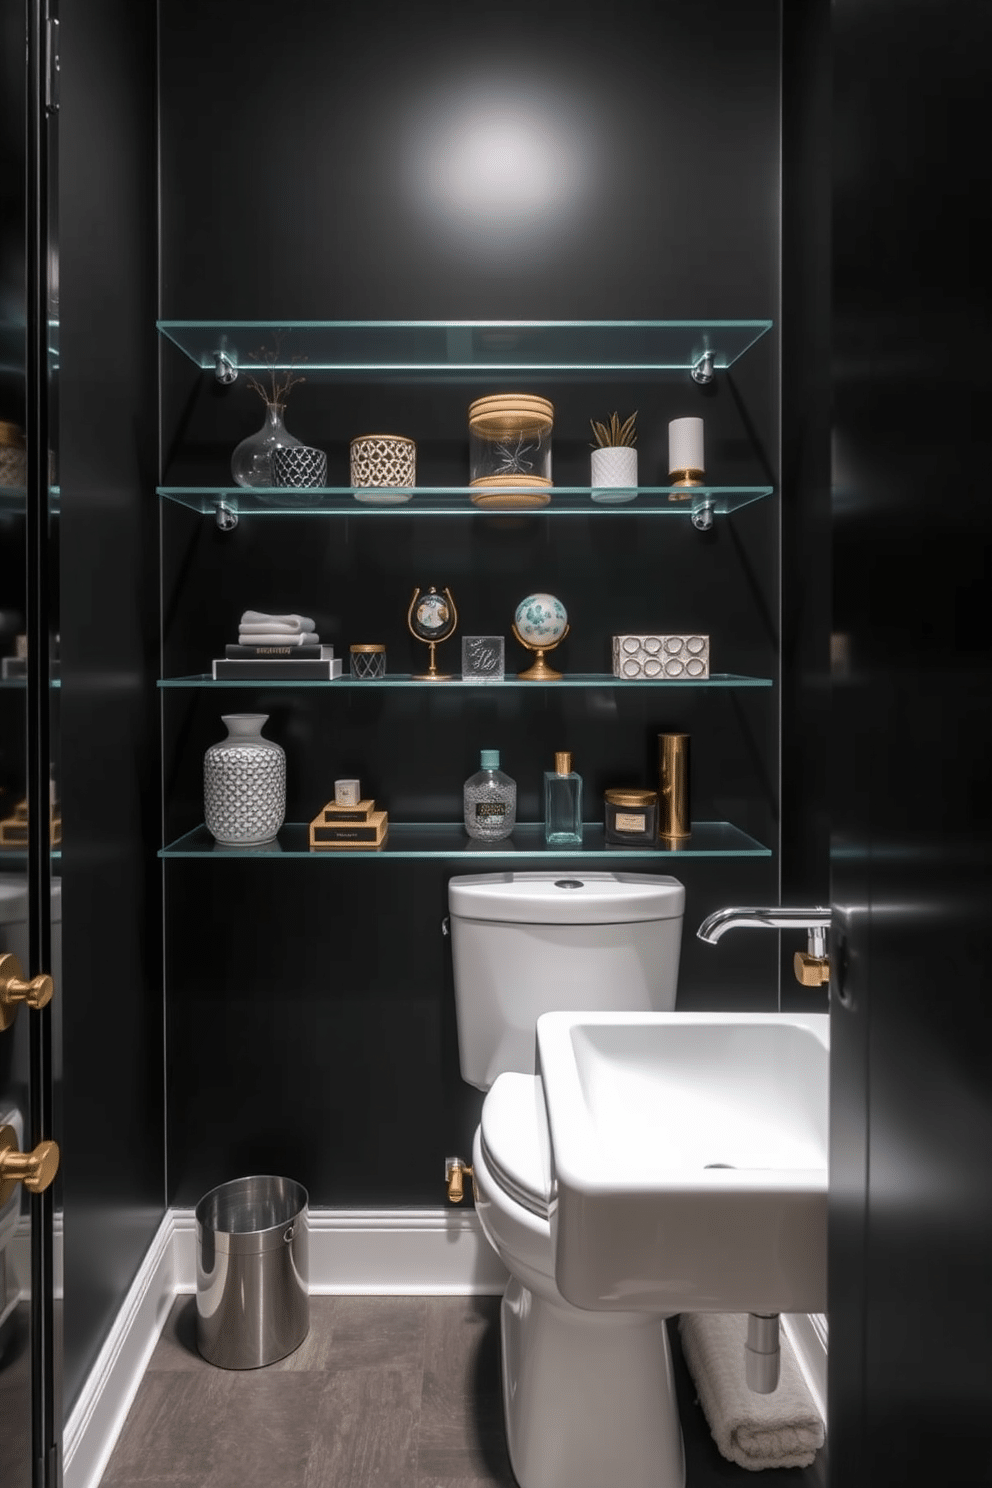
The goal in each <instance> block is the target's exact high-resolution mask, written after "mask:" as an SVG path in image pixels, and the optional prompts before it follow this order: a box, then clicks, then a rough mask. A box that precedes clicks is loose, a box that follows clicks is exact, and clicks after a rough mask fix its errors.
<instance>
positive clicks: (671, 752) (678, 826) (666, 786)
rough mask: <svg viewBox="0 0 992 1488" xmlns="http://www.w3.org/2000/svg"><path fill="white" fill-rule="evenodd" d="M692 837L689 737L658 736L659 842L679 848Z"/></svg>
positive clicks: (677, 735) (684, 735) (676, 735)
mask: <svg viewBox="0 0 992 1488" xmlns="http://www.w3.org/2000/svg"><path fill="white" fill-rule="evenodd" d="M691 834H692V825H691V822H690V818H689V735H688V734H659V735H658V840H659V842H660V843H661V844H662V845H663V846H677V845H678V844H679V843H681V842H685V840H686V838H688V837H689V836H691Z"/></svg>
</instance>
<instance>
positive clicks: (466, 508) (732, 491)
mask: <svg viewBox="0 0 992 1488" xmlns="http://www.w3.org/2000/svg"><path fill="white" fill-rule="evenodd" d="M773 489H774V488H773V487H772V486H697V487H696V488H695V489H694V490H693V494H692V497H691V498H690V499H689V500H685V499H684V498H682V497H681V494H680V496H679V499H677V500H675V501H673V500H671V499H670V493H671V492H672V490H673V488H672V487H671V486H638V488H637V496H636V497H635V498H632V499H631V500H629V501H623V502H600V501H593V499H592V494H591V489H590V487H589V486H554V487H552V489H551V491H550V493H549V494H550V496H551V500H550V502H549V503H548V505H547V506H532V507H520V508H513V507H509V508H502V509H500V508H499V507H481V506H475V505H474V503H473V502H472V499H471V497H472V494H473V488H472V487H471V486H418V487H417V488H416V490H415V491H414V494H413V496H412V498H411V499H410V500H409V501H402V502H396V501H389V502H384V503H381V504H380V503H374V502H366V501H361V500H358V499H356V497H355V493H354V490H353V488H352V487H351V486H327V487H324V488H322V489H320V490H311V491H287V490H284V489H281V488H280V489H277V488H274V487H273V488H262V487H256V488H255V489H254V490H247V489H245V487H243V486H235V487H233V488H232V487H230V486H159V487H158V488H157V492H158V495H159V496H164V497H166V498H167V499H168V500H169V501H175V502H178V503H179V505H181V506H187V507H190V508H191V510H193V511H196V512H200V513H201V514H203V515H204V516H214V515H216V512H217V507H218V506H219V505H220V504H221V503H223V504H224V506H226V507H227V508H228V509H229V510H230V511H233V512H237V513H238V515H239V516H247V515H249V514H250V515H253V516H260V517H288V516H301V515H305V516H317V515H319V514H320V513H322V512H324V513H327V514H335V515H338V516H341V515H343V516H347V517H375V516H378V517H382V516H392V517H403V516H408V517H454V516H466V517H479V516H482V517H493V516H501V517H506V516H509V517H521V516H523V517H566V516H583V517H595V516H624V515H626V516H634V517H637V516H641V517H643V516H645V515H646V514H650V515H651V516H664V517H691V516H692V514H693V512H694V511H698V510H699V508H700V507H701V506H703V505H704V504H708V505H709V506H710V509H711V511H712V512H713V514H714V515H715V516H726V515H727V514H728V513H729V512H734V511H737V510H739V508H740V507H742V506H749V505H750V503H751V502H752V501H760V500H761V499H762V498H763V497H765V496H771V495H772V493H773ZM475 494H478V493H477V492H476V493H475Z"/></svg>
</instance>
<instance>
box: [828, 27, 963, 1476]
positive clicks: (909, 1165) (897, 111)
mask: <svg viewBox="0 0 992 1488" xmlns="http://www.w3.org/2000/svg"><path fill="white" fill-rule="evenodd" d="M832 27H833V68H834V124H833V152H834V164H833V174H834V193H833V292H834V378H833V403H834V472H833V564H834V637H833V669H834V676H833V710H832V711H833V723H832V754H833V760H834V765H835V775H834V792H833V841H832V871H833V885H832V893H833V902H834V908H835V923H836V925H837V926H839V934H838V935H837V936H836V937H835V947H834V955H835V961H836V963H837V965H836V967H835V976H834V984H833V987H832V997H831V1001H832V1012H831V1029H832V1035H831V1036H832V1076H833V1086H832V1095H831V1106H832V1127H833V1130H832V1138H831V1230H830V1287H829V1298H830V1432H831V1448H830V1467H831V1480H832V1482H834V1483H835V1484H837V1485H838V1488H841V1485H843V1488H869V1485H871V1488H876V1485H881V1484H903V1483H906V1484H916V1483H920V1484H931V1483H933V1484H936V1483H942V1484H951V1485H955V1488H963V1485H975V1484H988V1483H990V1482H992V1410H990V1401H992V1348H990V1337H992V1264H990V1257H992V1168H990V1154H992V1057H990V1040H989V1029H990V1012H989V1008H990V1001H989V998H990V991H992V978H990V970H989V966H990V962H989V909H990V905H992V820H990V817H992V791H990V785H989V779H990V761H992V747H990V746H992V654H990V626H989V578H990V551H992V542H990V533H992V527H990V520H992V506H990V502H989V495H988V471H989V454H990V439H989V407H990V404H989V393H990V385H989V372H988V368H989V356H988V349H989V339H990V337H989V333H990V329H992V322H990V314H989V297H988V266H989V263H990V261H992V255H990V231H989V228H990V196H992V193H990V166H989V151H988V110H987V103H988V98H989V96H990V95H992V76H990V67H989V58H990V55H992V11H990V7H989V6H988V5H987V4H985V3H982V0H977V3H975V0H898V3H896V0H873V3H865V0H835V3H834V5H833V12H832Z"/></svg>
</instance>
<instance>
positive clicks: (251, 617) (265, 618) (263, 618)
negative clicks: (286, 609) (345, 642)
mask: <svg viewBox="0 0 992 1488" xmlns="http://www.w3.org/2000/svg"><path fill="white" fill-rule="evenodd" d="M239 624H240V628H241V629H242V630H244V629H245V628H246V627H247V628H248V629H251V630H293V631H296V630H316V628H317V627H316V626H315V625H314V623H313V621H312V620H311V619H310V617H309V616H308V615H266V614H265V613H264V611H262V610H245V612H244V614H243V615H242V616H241V620H240V622H239Z"/></svg>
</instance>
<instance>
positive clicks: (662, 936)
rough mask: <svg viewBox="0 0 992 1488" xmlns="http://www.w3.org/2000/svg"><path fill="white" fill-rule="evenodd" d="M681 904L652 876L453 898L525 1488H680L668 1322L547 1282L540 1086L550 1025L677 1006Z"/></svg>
mask: <svg viewBox="0 0 992 1488" xmlns="http://www.w3.org/2000/svg"><path fill="white" fill-rule="evenodd" d="M684 899H685V891H684V889H683V887H682V885H681V884H680V883H679V882H678V881H677V880H676V879H673V878H670V877H668V876H667V875H661V874H647V873H621V874H611V873H603V872H597V873H586V872H582V871H574V870H572V871H570V870H569V869H567V868H565V869H558V870H555V871H554V872H551V873H548V872H544V873H490V874H481V875H476V876H469V877H460V878H454V879H452V880H451V881H450V883H449V889H448V902H449V908H450V911H451V917H450V925H451V940H452V953H453V960H454V977H455V1005H456V1013H457V1019H458V1038H459V1052H460V1057H461V1067H462V1075H463V1078H465V1079H466V1080H469V1081H470V1082H471V1083H472V1084H474V1085H478V1086H481V1087H482V1088H484V1089H485V1088H487V1087H491V1088H489V1089H488V1094H487V1095H486V1098H485V1101H484V1102H483V1106H482V1120H481V1122H480V1125H479V1128H478V1130H477V1132H476V1134H475V1140H474V1143H473V1163H472V1166H473V1173H474V1177H473V1186H474V1189H475V1194H476V1211H477V1213H478V1215H479V1219H480V1222H481V1224H482V1228H483V1230H484V1232H485V1234H486V1236H487V1238H488V1239H489V1241H490V1243H491V1244H492V1246H493V1247H494V1249H495V1250H496V1251H497V1253H498V1254H499V1256H500V1258H501V1259H502V1261H503V1263H504V1265H505V1266H506V1268H507V1270H508V1271H509V1273H510V1282H509V1285H508V1286H507V1289H506V1293H505V1295H504V1298H503V1304H502V1309H501V1334H502V1345H503V1348H502V1354H503V1404H504V1413H505V1418H506V1433H507V1441H508V1445H509V1451H510V1461H511V1463H512V1466H513V1471H514V1475H515V1477H516V1480H517V1482H518V1483H519V1484H520V1485H521V1488H602V1485H603V1484H604V1483H618V1484H623V1488H683V1484H684V1480H685V1479H684V1467H683V1457H682V1438H681V1433H680V1429H679V1421H678V1410H677V1406H676V1401H675V1391H674V1386H673V1382H672V1363H671V1355H670V1352H669V1345H668V1335H667V1333H666V1331H665V1324H664V1320H663V1318H662V1317H661V1316H660V1315H659V1314H658V1313H650V1312H644V1313H637V1312H629V1313H627V1312H625V1313H620V1312H601V1313H597V1312H582V1311H580V1310H579V1309H578V1308H576V1307H573V1306H571V1304H570V1303H569V1302H567V1301H566V1300H565V1298H564V1297H563V1296H562V1295H561V1292H560V1291H559V1289H558V1287H557V1285H556V1282H555V1277H554V1248H553V1244H552V1235H551V1220H550V1216H549V1205H550V1203H551V1168H550V1144H549V1139H548V1124H547V1116H546V1112H545V1102H544V1094H543V1089H542V1085H541V1081H540V1079H539V1078H538V1077H537V1076H536V1075H535V1074H534V1073H533V1070H534V1049H535V1029H536V1024H537V1018H538V1016H539V1014H540V1013H541V1012H542V1011H544V1010H546V1009H549V1008H565V1007H567V1008H574V1007H575V1006H577V1005H580V1003H581V1005H583V1006H588V1007H594V1008H630V1007H652V1006H655V1007H667V1008H671V1007H673V1006H674V1002H675V989H676V980H677V974H678V960H679V948H680V943H681V932H682V912H683V905H684Z"/></svg>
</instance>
